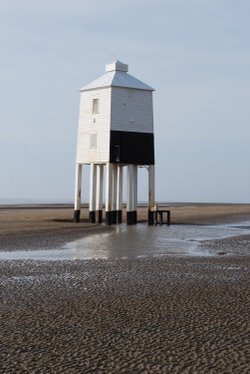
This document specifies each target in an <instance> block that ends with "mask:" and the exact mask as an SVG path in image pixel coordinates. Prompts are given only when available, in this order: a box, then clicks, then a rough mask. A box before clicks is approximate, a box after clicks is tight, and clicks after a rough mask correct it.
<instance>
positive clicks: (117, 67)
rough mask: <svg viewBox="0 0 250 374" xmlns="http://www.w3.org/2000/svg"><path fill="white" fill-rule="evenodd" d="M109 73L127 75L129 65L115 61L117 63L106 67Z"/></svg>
mask: <svg viewBox="0 0 250 374" xmlns="http://www.w3.org/2000/svg"><path fill="white" fill-rule="evenodd" d="M108 71H123V72H125V73H127V71H128V65H127V64H123V62H121V61H115V62H112V63H111V64H108V65H106V72H108Z"/></svg>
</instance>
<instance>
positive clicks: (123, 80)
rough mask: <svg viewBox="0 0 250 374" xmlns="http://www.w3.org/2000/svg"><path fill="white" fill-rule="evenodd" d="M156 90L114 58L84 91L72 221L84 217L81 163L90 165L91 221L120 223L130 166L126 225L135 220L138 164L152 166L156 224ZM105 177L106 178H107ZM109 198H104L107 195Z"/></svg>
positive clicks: (150, 213) (150, 189) (150, 192)
mask: <svg viewBox="0 0 250 374" xmlns="http://www.w3.org/2000/svg"><path fill="white" fill-rule="evenodd" d="M153 91H154V89H153V88H152V87H150V86H148V85H147V84H145V83H143V82H141V81H140V80H138V79H136V78H135V77H133V76H131V75H130V74H128V65H127V64H124V63H122V62H120V61H114V62H113V63H111V64H108V65H106V72H105V74H104V75H102V76H101V77H100V78H98V79H96V80H94V81H92V82H91V83H89V84H86V85H85V86H83V87H82V88H81V90H80V114H79V126H78V136H77V152H76V173H75V204H74V209H75V210H74V221H75V222H79V221H80V210H81V190H82V167H83V165H90V178H89V184H90V185H89V222H91V223H96V222H99V223H101V222H102V220H103V213H102V212H103V204H104V202H105V222H106V224H108V225H110V224H115V223H121V221H122V201H123V177H124V175H125V173H124V170H125V168H126V171H127V172H126V178H127V181H126V182H127V198H126V200H127V201H126V215H127V217H126V218H127V224H129V225H131V224H136V222H137V200H138V197H137V184H138V167H142V166H143V167H146V168H147V170H148V223H149V224H153V208H154V205H155V201H154V200H155V197H154V190H155V177H154V165H155V156H154V127H153V100H152V96H153ZM104 177H105V183H104ZM104 197H105V199H104Z"/></svg>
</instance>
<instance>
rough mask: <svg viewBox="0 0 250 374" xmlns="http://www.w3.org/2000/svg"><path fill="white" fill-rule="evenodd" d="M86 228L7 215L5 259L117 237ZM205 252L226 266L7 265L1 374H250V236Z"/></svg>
mask: <svg viewBox="0 0 250 374" xmlns="http://www.w3.org/2000/svg"><path fill="white" fill-rule="evenodd" d="M168 208H170V209H171V213H172V222H173V224H180V223H182V224H183V223H184V224H216V223H224V222H225V223H229V222H230V223H234V222H241V221H244V220H250V205H243V204H241V205H234V204H230V205H229V204H209V205H208V204H183V205H181V204H176V205H173V206H171V207H169V206H168ZM146 215H147V212H146V210H145V209H140V211H139V214H138V216H139V220H142V221H143V220H145V219H146ZM82 218H83V220H82V222H81V223H79V224H75V223H73V222H72V209H71V208H70V207H60V208H58V207H46V209H45V208H41V207H33V209H30V208H29V207H23V208H22V209H20V208H16V209H14V208H12V209H7V208H4V207H2V208H1V209H0V227H1V229H0V250H2V251H3V250H11V249H25V248H27V247H28V246H32V247H33V248H34V249H35V248H36V247H37V246H38V245H39V247H43V248H45V249H46V248H50V247H51V246H52V245H53V246H58V247H60V246H61V245H62V244H63V243H65V242H66V241H69V240H73V239H74V238H78V237H82V236H84V235H91V234H92V233H93V232H95V233H97V232H102V231H103V230H113V228H112V227H106V226H105V225H104V226H99V225H89V224H88V223H87V222H86V218H87V212H86V211H85V212H83V214H82ZM204 245H206V246H209V247H210V249H211V251H214V253H215V254H216V255H215V256H213V257H195V256H194V257H173V256H164V257H159V258H157V257H150V256H149V257H146V258H135V259H129V258H127V259H108V260H84V261H83V260H76V261H51V262H50V261H0V269H1V273H0V286H1V307H0V311H1V322H0V335H1V342H2V344H1V347H0V355H1V360H0V372H3V373H216V374H217V373H249V372H250V323H249V310H250V292H249V291H250V287H249V286H250V277H249V270H250V256H249V253H250V235H244V236H237V237H232V238H227V239H220V240H213V241H209V242H207V243H204ZM225 252H226V253H227V255H226V256H224V255H223V253H225ZM218 253H221V254H218Z"/></svg>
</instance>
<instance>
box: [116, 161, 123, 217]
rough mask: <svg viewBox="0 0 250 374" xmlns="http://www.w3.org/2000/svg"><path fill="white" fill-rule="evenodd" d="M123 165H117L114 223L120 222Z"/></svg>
mask: <svg viewBox="0 0 250 374" xmlns="http://www.w3.org/2000/svg"><path fill="white" fill-rule="evenodd" d="M122 186H123V167H122V166H121V165H118V166H117V194H116V209H117V210H116V223H122Z"/></svg>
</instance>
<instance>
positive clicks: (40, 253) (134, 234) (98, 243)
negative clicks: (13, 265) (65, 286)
mask: <svg viewBox="0 0 250 374" xmlns="http://www.w3.org/2000/svg"><path fill="white" fill-rule="evenodd" d="M249 233H250V222H243V223H240V224H237V225H235V224H234V225H216V226H205V225H204V226H203V225H201V226H200V225H171V226H169V227H168V226H166V225H163V226H148V225H147V224H137V225H135V226H127V225H125V224H122V225H119V226H116V227H115V228H114V230H113V231H111V232H108V233H107V232H106V233H99V234H92V235H90V236H87V237H84V238H82V239H78V240H75V241H72V242H68V243H66V244H65V245H64V246H63V247H61V248H59V249H53V248H51V249H45V250H39V249H38V250H32V248H27V250H25V251H9V252H7V251H5V252H0V260H20V259H22V260H75V259H108V258H134V257H144V256H165V255H172V256H173V255H175V256H183V255H185V256H214V253H212V252H209V250H208V249H206V248H204V247H201V245H200V244H201V242H202V241H203V240H212V239H222V238H227V237H231V236H238V235H244V234H249Z"/></svg>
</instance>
